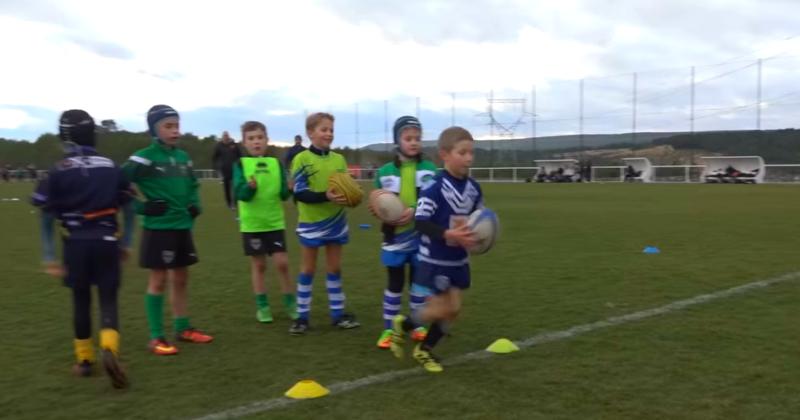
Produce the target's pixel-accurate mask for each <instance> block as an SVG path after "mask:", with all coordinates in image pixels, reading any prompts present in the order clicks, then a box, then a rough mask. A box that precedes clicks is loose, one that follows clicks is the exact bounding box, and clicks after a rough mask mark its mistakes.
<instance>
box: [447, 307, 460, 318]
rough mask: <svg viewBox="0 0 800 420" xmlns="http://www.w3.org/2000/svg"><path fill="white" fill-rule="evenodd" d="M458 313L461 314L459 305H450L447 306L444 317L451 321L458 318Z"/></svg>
mask: <svg viewBox="0 0 800 420" xmlns="http://www.w3.org/2000/svg"><path fill="white" fill-rule="evenodd" d="M459 315H461V308H460V307H453V306H451V307H450V308H448V311H447V317H446V318H447V320H448V321H450V322H452V321H455V320H456V319H458V316H459Z"/></svg>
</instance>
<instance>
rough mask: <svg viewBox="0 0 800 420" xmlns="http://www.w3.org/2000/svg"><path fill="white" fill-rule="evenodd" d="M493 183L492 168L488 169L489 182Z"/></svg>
mask: <svg viewBox="0 0 800 420" xmlns="http://www.w3.org/2000/svg"><path fill="white" fill-rule="evenodd" d="M492 181H494V168H489V182H492Z"/></svg>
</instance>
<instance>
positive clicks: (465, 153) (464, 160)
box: [439, 140, 475, 178]
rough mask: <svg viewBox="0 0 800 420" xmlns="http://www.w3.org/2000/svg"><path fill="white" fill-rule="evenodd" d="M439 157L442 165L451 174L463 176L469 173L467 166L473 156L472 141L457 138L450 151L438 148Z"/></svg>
mask: <svg viewBox="0 0 800 420" xmlns="http://www.w3.org/2000/svg"><path fill="white" fill-rule="evenodd" d="M439 157H441V158H442V160H443V161H444V167H445V169H447V170H448V171H449V172H450V173H451V174H452V175H454V176H457V177H460V178H463V177H465V176H467V175H469V168H470V166H472V160H473V159H474V157H475V154H474V151H473V142H472V141H470V140H459V141H458V142H457V143H456V144H455V146H453V148H452V149H451V150H450V151H446V150H440V151H439Z"/></svg>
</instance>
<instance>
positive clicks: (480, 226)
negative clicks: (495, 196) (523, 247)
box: [467, 208, 500, 255]
mask: <svg viewBox="0 0 800 420" xmlns="http://www.w3.org/2000/svg"><path fill="white" fill-rule="evenodd" d="M467 225H468V226H469V228H470V229H471V230H472V231H473V232H475V239H477V242H478V243H477V244H476V245H475V246H474V247H472V248H470V249H468V250H467V251H469V253H470V254H472V255H480V254H485V253H486V252H488V251H489V250H490V249H492V246H494V243H495V241H497V235H498V233H499V232H500V224H499V221H498V219H497V214H496V213H495V212H493V211H492V210H490V209H487V208H482V209H478V210H475V211H474V212H472V214H470V215H469V219H467Z"/></svg>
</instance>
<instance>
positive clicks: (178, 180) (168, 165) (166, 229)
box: [123, 105, 213, 356]
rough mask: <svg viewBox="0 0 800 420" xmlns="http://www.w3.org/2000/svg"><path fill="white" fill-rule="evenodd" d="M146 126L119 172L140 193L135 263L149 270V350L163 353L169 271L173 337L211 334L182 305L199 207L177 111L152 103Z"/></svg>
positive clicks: (206, 339) (170, 348) (168, 348)
mask: <svg viewBox="0 0 800 420" xmlns="http://www.w3.org/2000/svg"><path fill="white" fill-rule="evenodd" d="M147 125H148V127H149V130H150V135H151V136H152V138H153V142H152V144H151V145H150V146H148V147H145V148H144V149H141V150H139V151H137V152H135V153H134V154H133V155H132V156H131V157H130V158H129V160H128V161H127V162H126V163H125V165H123V171H124V173H125V174H126V176H127V177H128V179H129V180H130V182H132V183H134V184H136V186H137V188H138V189H139V192H140V193H141V194H143V195H144V197H145V198H146V201H144V202H135V203H134V206H135V208H136V211H137V213H139V214H141V215H143V216H144V224H143V231H142V244H141V249H140V253H139V265H140V266H141V267H143V268H148V269H150V278H149V282H148V285H147V295H146V296H145V308H146V311H147V321H148V323H149V325H150V345H149V347H150V350H151V351H152V352H153V353H154V354H156V355H161V356H166V355H174V354H177V353H178V348H177V347H175V346H174V345H172V344H170V343H169V342H168V341H167V340H166V338H165V337H164V329H163V306H164V288H165V286H166V284H167V278H168V277H169V274H170V272H171V273H172V312H173V315H174V317H175V336H176V338H177V339H178V340H180V341H185V342H192V343H210V342H211V341H212V340H213V338H212V337H211V336H209V335H207V334H204V333H203V332H201V331H200V330H197V329H195V328H193V327H192V326H191V324H189V317H188V316H187V310H186V306H187V283H188V281H189V269H188V267H189V266H190V265H193V264H195V263H197V253H196V251H195V248H194V242H193V240H192V227H193V225H194V219H195V218H196V217H197V216H198V215H199V214H200V211H201V210H200V201H199V198H198V194H197V189H198V183H197V178H195V176H194V172H193V170H192V161H191V160H190V159H189V155H188V154H186V152H185V151H183V150H181V149H178V148H177V147H176V146H177V143H178V139H179V138H180V135H181V133H180V119H179V116H178V112H177V111H175V110H174V109H172V108H171V107H169V106H167V105H155V106H153V107H152V108H150V111H149V112H148V113H147Z"/></svg>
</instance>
